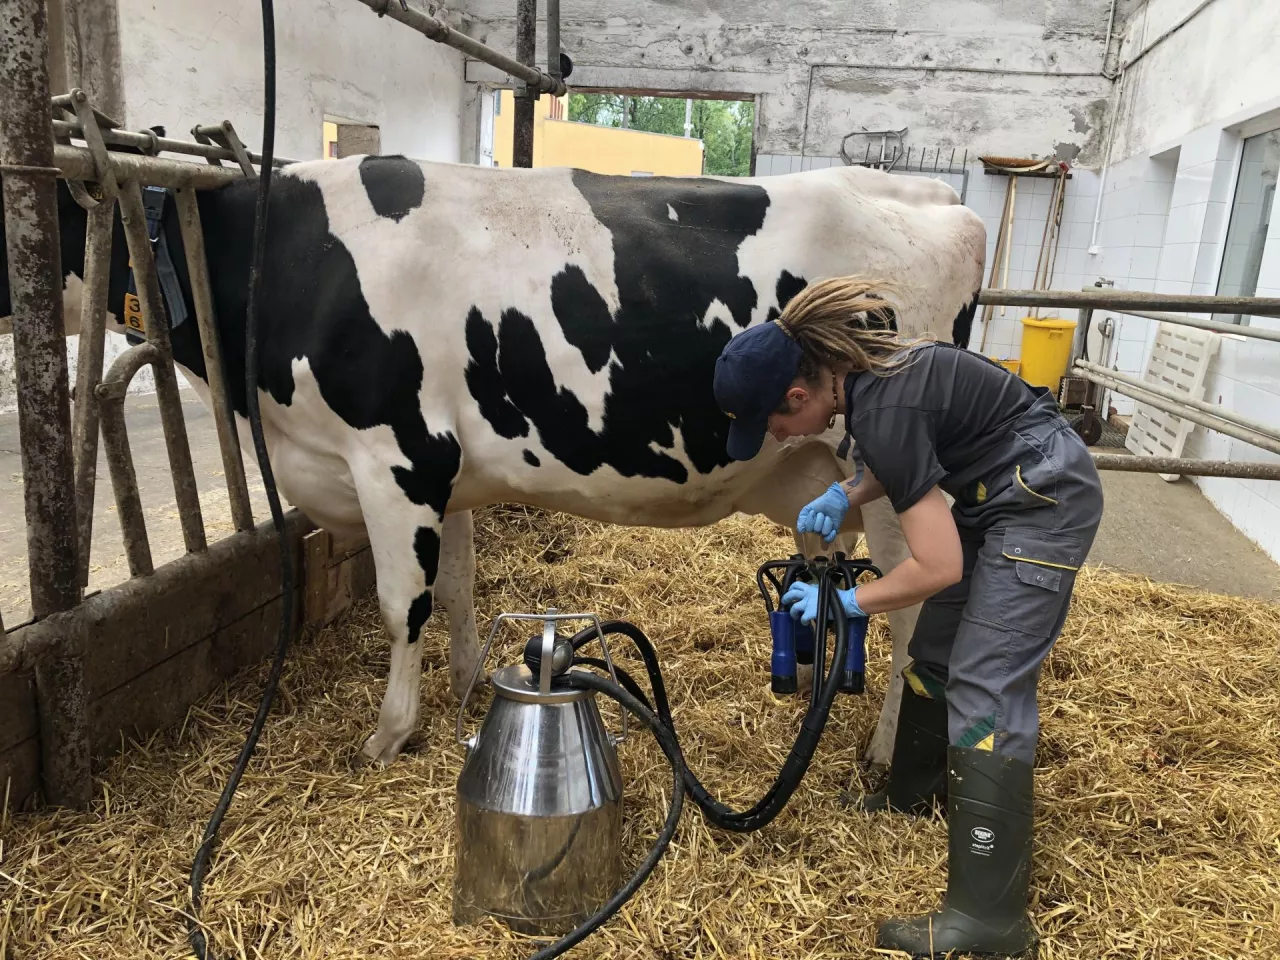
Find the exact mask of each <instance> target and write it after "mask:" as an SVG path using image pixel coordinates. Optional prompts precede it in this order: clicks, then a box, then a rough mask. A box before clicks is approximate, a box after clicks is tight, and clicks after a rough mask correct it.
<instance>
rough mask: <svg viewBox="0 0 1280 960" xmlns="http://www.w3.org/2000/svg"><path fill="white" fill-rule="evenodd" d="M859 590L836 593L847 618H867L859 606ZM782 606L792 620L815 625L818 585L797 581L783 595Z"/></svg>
mask: <svg viewBox="0 0 1280 960" xmlns="http://www.w3.org/2000/svg"><path fill="white" fill-rule="evenodd" d="M859 589H861V588H860V587H853V588H851V589H849V590H837V591H836V597H837V598H838V599H839V601H840V606H841V607H843V608H844V613H845V616H847V617H866V614H865V613H863V611H862V607H860V606H859V605H858V597H857V593H858V590H859ZM782 605H783V606H784V607H786V608H787V610H788V611H789V612H790V613H791V617H792V619H794V620H799V621H800V622H801V623H814V622H815V621H817V619H818V585H817V584H815V583H804V582H802V581H796V582H795V583H793V584H792V585H791V586H790V587H789V588H788V589H787V592H786V593H784V594H783V595H782Z"/></svg>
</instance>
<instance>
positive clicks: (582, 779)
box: [453, 553, 880, 960]
mask: <svg viewBox="0 0 1280 960" xmlns="http://www.w3.org/2000/svg"><path fill="white" fill-rule="evenodd" d="M865 574H872V575H874V576H876V577H878V576H880V571H879V570H878V569H877V568H876V567H875V566H873V565H872V564H871V563H869V562H867V561H865V560H850V559H847V558H846V557H845V556H844V555H843V554H840V553H837V554H836V555H835V556H834V558H832V559H828V558H826V557H817V558H816V559H814V560H806V559H805V558H804V557H803V556H801V555H796V556H793V557H791V558H790V559H789V560H775V561H770V562H768V563H765V564H763V565H762V566H761V567H760V569H759V570H758V571H757V573H756V583H757V585H758V587H759V589H760V593H761V596H762V597H763V598H764V603H765V609H766V611H767V612H768V615H769V626H770V632H771V634H772V639H773V652H772V657H771V666H770V673H771V687H772V689H773V690H774V691H775V692H776V693H780V694H784V695H785V694H790V693H795V692H796V690H797V669H796V665H797V658H798V652H799V650H804V651H805V652H807V654H808V656H809V657H810V662H811V663H814V664H815V669H814V674H813V685H812V697H811V700H810V704H809V708H808V710H807V711H806V713H805V717H804V721H803V723H802V724H801V727H800V732H799V734H798V735H797V737H796V740H795V743H794V744H793V746H792V748H791V752H790V754H789V755H788V756H787V759H786V761H785V762H784V763H783V765H782V769H781V770H780V771H779V773H778V776H777V779H776V780H775V781H774V783H773V785H772V786H771V787H770V788H769V789H768V790H767V791H766V792H765V794H764V795H763V796H762V797H761V798H760V799H759V800H758V801H757V802H756V803H755V804H754V805H752V806H751V807H750V808H748V809H746V810H741V811H738V810H733V809H732V808H731V807H728V806H727V805H725V804H723V803H721V802H719V801H718V800H716V799H715V798H713V797H712V796H711V795H710V794H709V793H707V791H706V789H705V788H704V787H703V786H702V784H701V782H700V781H699V780H698V778H697V776H695V775H694V773H693V772H692V771H691V770H690V769H689V767H688V765H687V764H686V763H685V760H684V755H683V753H682V752H681V750H680V743H679V740H678V739H677V737H676V730H675V725H674V723H673V721H672V718H671V706H670V703H669V701H668V699H667V692H666V686H665V684H664V683H663V679H662V671H661V669H660V668H659V665H658V657H657V652H656V651H655V650H654V647H653V644H652V643H651V642H650V641H649V638H648V637H646V636H645V634H644V633H643V631H641V630H640V628H639V627H637V626H635V624H632V623H628V622H627V621H624V620H611V621H604V622H601V621H600V620H599V618H598V617H596V616H595V615H594V614H589V613H560V612H558V611H556V610H548V611H547V612H545V613H542V614H509V613H504V614H501V615H500V616H499V617H498V618H497V619H496V620H495V621H494V624H493V627H492V629H491V630H490V633H489V638H488V640H487V642H486V643H485V646H484V649H483V651H482V652H481V655H480V659H479V661H477V664H476V669H475V672H474V673H473V674H472V677H471V682H470V684H469V685H468V687H467V691H466V693H465V695H464V696H463V700H462V705H461V707H460V708H459V711H458V718H457V724H456V730H455V733H456V736H457V739H458V742H459V743H462V744H464V745H465V746H466V759H465V761H464V763H463V767H462V772H461V774H460V775H459V777H458V785H457V837H456V840H457V846H456V853H455V870H454V887H453V919H454V922H455V923H458V924H466V923H474V922H476V921H479V920H481V919H483V918H485V917H492V918H494V919H497V920H499V921H501V922H503V923H505V924H506V925H507V926H509V927H510V928H511V929H513V930H516V931H519V932H522V933H528V934H534V935H538V936H559V937H560V938H561V939H559V940H557V941H556V942H555V943H553V944H551V945H549V946H547V947H545V948H543V949H542V950H540V951H539V952H538V953H536V954H534V957H535V958H537V960H545V958H549V957H555V956H558V955H559V954H561V953H563V952H564V951H565V950H568V949H569V948H570V947H572V946H573V945H574V944H576V943H579V942H580V941H582V940H583V939H585V938H586V937H587V936H589V935H590V934H591V933H592V932H593V931H594V930H596V929H598V928H599V927H600V926H601V925H602V924H604V923H605V922H606V921H607V920H608V919H609V918H610V917H611V916H613V914H614V913H615V912H616V911H617V910H618V909H619V908H620V907H621V906H622V905H623V904H624V903H626V901H627V900H628V899H630V897H631V896H632V895H633V894H634V893H635V892H636V890H638V889H639V888H640V886H641V884H643V883H644V881H645V879H647V877H648V876H649V874H650V873H651V872H652V871H653V869H654V867H656V866H657V864H658V861H659V860H660V859H661V858H662V855H663V854H664V853H665V852H666V849H667V846H668V844H670V842H671V838H672V836H674V834H675V829H676V825H677V823H678V822H679V819H680V814H681V811H682V809H683V804H684V798H685V796H686V795H688V796H691V797H692V798H693V801H694V803H696V804H697V805H698V806H699V807H700V808H701V809H702V811H703V813H704V815H705V816H706V817H707V819H708V820H710V821H711V822H712V823H713V824H715V825H716V826H719V827H722V828H724V829H726V830H733V831H736V832H750V831H754V830H759V829H761V828H763V827H765V826H766V825H768V824H769V823H770V822H771V821H772V820H773V818H774V817H776V816H777V815H778V814H779V813H780V812H781V811H782V810H783V809H784V808H785V807H786V804H787V801H788V800H789V799H790V798H791V795H792V794H793V793H794V792H795V790H796V788H797V787H798V786H799V785H800V781H801V780H802V779H803V778H804V774H805V772H806V770H807V769H808V767H809V763H810V761H811V760H812V759H813V755H814V752H815V751H816V750H817V746H818V742H819V740H820V739H821V737H822V731H823V729H824V728H825V727H826V723H827V718H828V717H829V716H830V713H831V707H832V704H833V703H834V701H835V698H836V695H837V693H841V692H844V693H850V694H861V693H862V692H863V689H864V685H863V672H864V670H865V664H866V620H865V619H863V618H861V617H855V618H849V617H847V616H846V615H845V612H844V609H843V607H842V606H841V604H840V602H839V599H838V597H837V596H836V591H837V590H838V589H848V588H852V587H853V586H855V585H856V583H857V582H858V580H859V578H860V577H862V576H863V575H865ZM797 580H803V581H805V582H808V583H813V584H815V585H816V586H817V588H818V615H817V619H816V623H815V624H814V626H813V627H812V628H809V627H808V626H807V625H805V624H798V623H797V622H796V621H795V620H793V619H792V617H791V615H790V614H789V613H788V612H787V611H785V610H782V609H780V608H781V601H782V597H783V596H784V594H785V593H786V590H787V589H788V588H789V587H790V586H791V584H792V583H794V582H796V581H797ZM770 587H772V588H773V594H774V595H776V597H777V602H776V603H775V602H774V599H773V596H771V594H770V590H769V588H770ZM584 620H585V621H589V626H586V627H584V628H583V629H582V630H580V631H579V632H578V633H576V634H573V635H572V636H564V635H563V634H561V633H560V632H558V630H557V625H558V624H561V623H564V622H567V621H584ZM522 621H536V622H539V623H541V625H542V630H541V633H540V634H538V635H535V636H533V637H531V638H530V639H529V640H528V642H527V643H526V644H525V646H524V655H523V657H522V661H521V662H520V663H517V664H511V665H508V666H504V667H501V668H499V669H497V670H496V671H494V673H493V675H492V677H491V679H490V685H491V686H492V688H493V701H492V703H491V705H490V708H489V711H488V713H487V714H486V716H485V718H484V720H483V722H482V723H481V726H480V729H479V731H478V732H477V733H475V734H474V735H472V736H471V737H466V738H464V737H463V719H464V716H465V714H466V709H467V705H468V703H469V701H470V699H471V694H472V691H473V690H474V688H475V685H476V680H477V678H478V676H479V674H480V671H481V669H482V667H483V664H484V662H485V660H486V659H487V657H488V655H489V652H490V650H491V649H492V647H493V642H494V638H495V637H496V636H497V633H498V630H499V628H500V627H501V626H502V625H503V624H504V623H509V622H517V623H518V622H522ZM829 633H831V634H834V636H835V649H834V651H833V655H832V657H831V665H830V668H829V669H828V670H827V673H826V675H825V677H824V676H823V675H822V674H821V671H820V669H819V668H820V667H821V666H823V665H825V664H826V661H827V657H826V645H827V636H828V634H829ZM610 636H613V637H618V636H621V637H624V638H626V639H628V640H630V641H631V642H632V644H633V645H634V647H635V649H636V652H637V653H638V654H639V656H640V659H641V661H642V662H643V664H644V667H645V672H646V673H647V674H648V678H649V686H650V690H651V693H652V699H650V697H649V696H648V695H646V694H645V693H644V691H643V690H642V689H641V688H640V686H639V685H638V684H637V683H636V682H635V680H634V679H632V677H631V676H630V675H628V674H627V672H626V671H625V670H623V669H622V668H620V667H619V666H618V665H617V664H616V663H615V662H614V660H613V655H612V651H611V650H610V648H609V644H608V642H607V640H606V638H607V637H610ZM592 642H597V643H598V644H599V646H600V649H601V653H602V658H596V657H590V656H585V655H583V654H582V653H580V651H581V649H582V648H583V647H585V646H586V645H587V644H589V643H592ZM801 644H805V645H806V646H800V645H801ZM585 667H593V668H598V669H599V670H600V671H602V672H603V673H604V674H607V676H606V675H602V674H601V673H597V672H594V671H593V670H588V669H583V668H585ZM596 694H604V695H605V696H608V697H610V698H612V699H613V700H615V701H617V702H618V703H619V704H620V705H621V706H622V707H623V711H622V730H621V732H620V733H618V734H611V733H609V732H608V731H607V730H606V728H605V724H604V722H603V720H602V719H601V715H600V711H599V708H598V705H597V697H596ZM628 713H631V714H633V715H634V716H635V717H637V718H638V719H639V720H640V721H641V722H642V723H643V724H644V725H645V726H646V727H648V729H649V730H650V732H652V733H653V734H654V736H655V737H656V738H657V740H658V743H659V745H660V746H661V748H662V750H663V753H664V754H665V755H666V757H667V761H668V763H669V764H670V765H671V771H672V789H671V801H670V805H669V808H668V811H667V818H666V822H665V823H664V824H663V827H662V830H661V831H660V832H659V834H658V838H657V840H656V841H655V842H654V844H653V846H652V847H651V848H650V850H649V853H648V855H647V856H646V857H645V858H644V860H643V861H642V862H641V864H640V866H639V868H638V869H637V870H636V871H635V873H634V874H633V875H632V876H631V878H630V879H629V880H628V881H627V882H626V883H625V884H622V885H621V886H619V884H620V883H621V880H622V875H623V867H622V794H623V783H622V774H621V768H620V766H619V763H618V754H617V745H618V743H620V742H621V741H622V740H623V739H624V738H625V737H626V734H627V728H626V716H627V714H628Z"/></svg>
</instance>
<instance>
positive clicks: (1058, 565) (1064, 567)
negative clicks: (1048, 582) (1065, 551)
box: [1003, 553, 1080, 572]
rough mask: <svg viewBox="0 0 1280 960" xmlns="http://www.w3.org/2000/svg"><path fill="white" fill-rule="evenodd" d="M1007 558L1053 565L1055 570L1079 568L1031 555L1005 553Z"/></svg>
mask: <svg viewBox="0 0 1280 960" xmlns="http://www.w3.org/2000/svg"><path fill="white" fill-rule="evenodd" d="M1003 556H1004V557H1005V559H1007V560H1018V561H1020V562H1022V563H1033V564H1035V565H1036V566H1037V567H1052V568H1053V569H1054V570H1071V571H1072V572H1074V571H1076V570H1079V569H1080V568H1079V567H1072V566H1068V565H1067V564H1065V563H1053V562H1051V561H1049V560H1032V559H1031V558H1030V557H1015V556H1014V555H1013V554H1012V553H1005V554H1003Z"/></svg>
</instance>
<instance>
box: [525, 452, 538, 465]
mask: <svg viewBox="0 0 1280 960" xmlns="http://www.w3.org/2000/svg"><path fill="white" fill-rule="evenodd" d="M524 462H525V463H527V464H528V465H529V466H531V467H540V466H542V461H541V460H539V459H538V455H537V454H536V453H534V452H533V451H532V450H525V452H524Z"/></svg>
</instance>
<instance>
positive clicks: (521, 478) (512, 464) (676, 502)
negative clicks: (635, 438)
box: [449, 437, 843, 527]
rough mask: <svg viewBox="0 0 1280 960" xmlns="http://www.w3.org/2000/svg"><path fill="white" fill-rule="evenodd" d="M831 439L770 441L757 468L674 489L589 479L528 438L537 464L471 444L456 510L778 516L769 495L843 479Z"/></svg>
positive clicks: (663, 521)
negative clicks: (503, 506) (507, 505)
mask: <svg viewBox="0 0 1280 960" xmlns="http://www.w3.org/2000/svg"><path fill="white" fill-rule="evenodd" d="M826 440H827V438H826V437H824V438H822V440H821V441H817V442H815V441H813V440H809V441H804V442H792V443H789V444H787V445H786V446H780V445H778V444H775V443H774V442H773V441H772V440H767V441H766V447H765V449H764V450H762V451H761V453H760V454H759V455H758V456H757V457H756V458H755V459H753V460H751V461H748V462H745V463H734V464H730V465H729V466H727V467H724V468H721V469H718V470H713V471H712V472H711V473H707V474H704V473H699V472H698V471H697V470H693V469H690V471H689V476H688V479H687V480H686V481H685V482H684V483H673V482H671V481H670V480H662V479H655V478H652V477H637V476H630V477H628V476H623V475H621V474H619V473H618V472H617V471H616V470H614V469H613V468H611V467H600V468H599V469H597V470H595V471H594V472H593V473H591V474H589V475H587V476H583V475H582V474H579V473H577V472H575V471H573V470H571V469H569V468H568V467H566V466H565V465H564V464H562V463H560V462H559V461H557V460H555V459H554V458H552V457H551V455H550V454H549V453H547V452H546V450H545V449H544V448H543V447H542V446H541V445H540V444H537V443H536V442H530V440H528V439H526V440H524V441H523V443H522V446H523V447H524V448H526V449H528V448H530V447H531V448H532V450H533V452H534V457H535V459H536V460H537V461H538V462H537V464H536V465H535V464H532V463H530V462H529V461H528V460H527V459H526V458H525V457H524V456H523V455H522V454H521V453H520V452H518V451H517V450H513V449H512V447H513V444H512V443H511V442H510V441H506V440H502V439H501V438H496V437H495V438H492V439H489V438H483V439H479V440H476V439H474V438H473V439H472V442H469V443H466V444H464V450H465V451H466V454H465V460H464V467H463V472H462V475H461V477H460V478H459V482H458V483H457V484H456V485H455V487H454V492H453V497H452V499H451V500H450V503H449V508H450V510H471V509H475V508H477V507H480V506H483V505H485V504H490V503H501V502H516V503H526V504H529V505H531V506H536V507H541V508H543V509H545V510H556V511H559V512H563V513H569V514H573V515H575V516H579V517H583V518H585V519H588V520H596V521H600V522H603V523H617V524H624V525H627V526H651V527H690V526H704V525H706V524H711V523H715V522H717V521H719V520H723V519H724V518H725V517H727V516H729V515H730V514H732V513H735V512H737V511H739V510H745V511H747V512H752V513H755V512H772V511H763V510H761V509H760V507H759V505H758V501H759V494H760V491H761V489H763V488H769V487H776V486H781V487H787V486H792V485H794V484H796V483H798V484H799V485H801V486H804V487H805V488H806V489H808V488H810V487H813V486H814V483H806V482H805V481H806V479H809V477H808V475H809V474H811V473H815V472H816V471H820V472H821V473H822V477H821V478H820V479H818V480H815V482H816V483H818V484H819V486H825V484H827V483H830V482H831V479H832V478H833V476H836V475H843V474H842V472H841V471H840V470H839V467H838V466H837V465H836V464H837V461H836V460H835V457H834V456H833V454H832V452H831V445H830V444H829V443H827V442H826ZM802 451H804V452H802ZM832 471H835V472H834V473H833V472H832ZM818 492H821V491H820V489H819V491H818ZM813 495H814V496H816V495H817V493H814V494H813ZM788 509H789V507H788Z"/></svg>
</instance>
